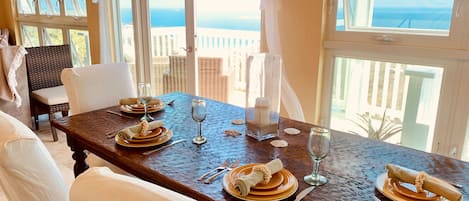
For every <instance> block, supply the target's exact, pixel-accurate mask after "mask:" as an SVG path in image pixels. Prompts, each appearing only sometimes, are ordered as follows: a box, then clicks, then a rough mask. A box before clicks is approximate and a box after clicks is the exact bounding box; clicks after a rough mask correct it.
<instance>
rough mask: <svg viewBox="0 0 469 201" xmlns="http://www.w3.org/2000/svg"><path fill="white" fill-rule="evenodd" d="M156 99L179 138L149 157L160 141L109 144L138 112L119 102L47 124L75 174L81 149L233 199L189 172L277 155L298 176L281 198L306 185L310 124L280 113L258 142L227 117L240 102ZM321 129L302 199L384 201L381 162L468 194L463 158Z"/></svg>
mask: <svg viewBox="0 0 469 201" xmlns="http://www.w3.org/2000/svg"><path fill="white" fill-rule="evenodd" d="M158 98H159V99H161V100H162V101H163V102H169V101H172V100H174V102H172V104H170V105H165V106H164V108H163V109H162V110H160V111H157V112H153V113H151V115H152V117H153V118H154V119H156V120H161V121H162V122H163V123H164V127H166V128H168V129H170V130H171V131H172V137H171V140H170V141H168V142H167V143H171V142H172V141H176V140H180V139H185V141H184V142H182V143H178V144H175V145H173V146H170V147H168V148H165V149H163V150H161V151H158V152H154V153H152V154H149V155H144V154H143V152H145V151H148V150H152V149H155V148H158V147H161V146H164V145H165V144H167V143H164V144H161V145H157V146H152V147H125V146H121V145H120V144H117V143H116V139H115V138H109V137H107V136H108V135H109V134H112V133H117V132H118V131H119V130H121V129H123V128H126V127H129V126H133V125H136V124H138V123H139V121H140V120H139V119H140V117H141V116H142V115H141V114H129V113H123V112H121V107H120V106H119V105H118V103H119V100H116V105H115V106H111V107H108V108H102V109H98V110H95V111H91V112H86V113H81V114H76V115H72V116H67V117H63V118H58V119H54V120H52V126H53V127H55V128H57V129H59V130H61V131H63V132H65V134H66V137H67V144H68V146H69V147H70V149H71V151H72V152H73V155H72V157H73V159H74V160H75V164H74V173H75V176H78V175H79V174H80V173H82V172H84V171H85V170H86V169H87V168H88V164H86V161H85V159H86V157H87V152H91V153H93V154H95V155H97V156H99V157H100V158H102V159H104V160H106V161H108V162H110V163H112V164H113V165H115V166H117V167H119V168H121V169H123V170H125V171H127V172H128V173H130V174H132V175H134V176H136V177H138V178H141V179H143V180H146V181H149V182H152V183H155V184H158V185H161V186H164V187H166V188H169V189H171V190H174V191H177V192H179V193H182V194H185V195H187V196H190V197H192V198H194V199H196V200H216V201H220V200H239V199H238V198H236V197H233V196H232V195H231V194H230V193H228V192H226V190H224V188H223V185H222V184H223V175H221V176H220V177H219V178H217V179H215V180H214V181H213V182H212V183H210V184H206V183H204V182H202V181H198V180H197V178H198V177H200V176H201V175H203V174H204V173H206V172H207V171H209V170H210V169H212V168H215V167H217V166H219V165H221V164H222V163H223V162H224V161H225V160H227V159H228V160H230V161H235V160H238V161H239V162H240V165H246V164H252V163H267V162H269V161H272V160H273V159H280V160H281V161H282V163H283V166H284V168H285V169H286V170H288V171H289V172H291V174H293V175H294V176H295V178H296V179H297V180H298V190H297V191H296V192H295V193H294V194H293V195H291V196H290V197H288V198H285V200H294V198H295V196H296V195H297V194H298V193H299V192H300V191H301V190H303V189H305V188H307V187H309V185H308V184H306V183H305V182H304V181H303V177H304V176H306V175H308V174H311V173H312V169H313V161H312V158H311V156H310V155H309V154H308V152H307V148H306V143H307V140H308V135H309V133H310V130H311V128H313V127H318V126H317V125H313V124H311V123H307V122H301V121H296V120H292V119H289V118H284V117H281V118H280V121H279V124H278V133H279V134H278V136H277V137H275V138H273V139H268V140H263V141H258V140H257V139H255V138H252V137H250V136H248V135H246V131H245V130H246V125H244V124H233V120H243V119H244V118H245V109H244V108H242V107H238V106H235V105H230V104H227V103H223V102H219V101H215V100H211V99H209V98H204V97H197V96H193V95H190V94H187V93H182V92H174V93H168V94H163V95H161V96H158ZM194 98H202V99H204V100H206V107H207V117H206V119H205V120H204V121H203V122H202V134H203V136H204V137H206V138H207V142H206V143H204V144H202V145H196V144H193V143H192V138H194V137H195V136H196V135H197V124H196V122H195V121H194V120H193V119H192V116H191V101H192V99H194ZM108 110H111V111H114V112H118V113H120V114H123V115H125V116H119V115H115V114H112V113H109V112H107V111H108ZM129 116H130V118H127V117H129ZM285 128H296V129H298V130H299V131H300V133H299V134H297V135H290V134H286V133H285V132H284V129H285ZM226 130H236V131H238V132H239V133H241V135H239V136H236V135H226V134H225V131H226ZM329 130H330V133H331V145H330V152H329V154H328V155H327V157H325V158H324V159H323V160H322V161H321V164H320V170H319V173H320V174H321V175H323V176H325V177H326V178H327V179H328V183H326V184H325V185H322V186H319V187H317V188H316V189H314V190H313V191H312V192H311V193H309V194H308V195H307V196H306V197H305V198H304V199H303V200H389V199H388V198H387V197H386V196H384V195H383V194H381V193H380V192H379V191H378V190H377V189H376V188H375V183H376V181H377V178H378V176H379V175H382V174H383V173H386V168H385V166H386V164H390V163H391V164H396V165H400V166H403V167H407V168H410V169H414V170H417V171H425V172H426V173H428V174H429V175H432V176H435V177H438V178H441V179H444V180H446V181H449V182H454V183H458V184H462V188H460V189H459V190H460V192H461V193H462V195H463V197H464V198H466V199H469V163H468V162H464V161H461V160H458V159H453V158H450V157H446V156H443V155H438V154H434V153H427V152H423V151H419V150H415V149H412V148H407V147H404V146H400V145H395V144H390V143H386V142H382V141H379V140H374V139H369V138H366V137H362V136H359V135H354V134H349V133H345V132H340V131H336V130H333V129H329ZM278 139H280V140H285V141H286V142H287V143H288V146H286V147H274V146H272V145H271V143H270V142H271V141H272V140H278ZM85 150H86V151H85Z"/></svg>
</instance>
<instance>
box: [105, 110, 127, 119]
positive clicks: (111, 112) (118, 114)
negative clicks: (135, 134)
mask: <svg viewBox="0 0 469 201" xmlns="http://www.w3.org/2000/svg"><path fill="white" fill-rule="evenodd" d="M106 112H107V113H110V114H115V115H117V116H120V117H125V118H127V119H134V117H131V116H127V115H124V114H121V113H119V112H114V111H112V110H106Z"/></svg>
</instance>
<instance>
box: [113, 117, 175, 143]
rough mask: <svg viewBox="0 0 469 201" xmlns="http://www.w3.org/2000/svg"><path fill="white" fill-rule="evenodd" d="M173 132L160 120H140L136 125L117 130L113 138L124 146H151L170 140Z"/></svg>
mask: <svg viewBox="0 0 469 201" xmlns="http://www.w3.org/2000/svg"><path fill="white" fill-rule="evenodd" d="M172 136H173V132H172V131H171V130H170V129H168V128H166V127H165V126H164V123H163V122H162V121H160V120H156V121H152V122H147V121H145V120H143V121H141V122H140V123H138V124H137V125H134V126H129V127H126V128H124V129H121V130H119V131H118V132H117V134H116V135H115V137H114V139H115V141H116V143H117V144H118V145H120V146H124V147H133V148H141V147H152V146H157V145H161V144H164V143H166V142H168V141H169V140H171V138H172Z"/></svg>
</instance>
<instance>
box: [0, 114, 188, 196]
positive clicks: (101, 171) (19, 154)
mask: <svg viewBox="0 0 469 201" xmlns="http://www.w3.org/2000/svg"><path fill="white" fill-rule="evenodd" d="M0 184H1V185H0V186H1V187H2V188H3V191H4V192H5V194H6V196H7V198H8V200H9V201H46V200H47V201H68V200H72V201H87V200H99V201H119V200H139V201H150V200H174V201H186V200H187V201H192V200H193V199H191V198H189V197H186V196H184V195H181V194H179V193H177V192H174V191H171V190H169V189H166V188H163V187H161V186H158V185H155V184H152V183H149V182H146V181H143V180H139V179H137V178H134V177H128V176H124V175H120V174H116V173H114V172H112V171H111V170H109V168H107V167H99V168H98V167H94V168H90V169H89V170H87V171H86V172H84V173H83V174H82V175H80V176H79V177H78V178H77V179H76V180H75V181H74V182H73V184H72V187H71V189H69V188H68V186H67V184H66V183H65V181H64V179H63V177H62V175H61V174H60V171H59V169H58V167H57V165H56V164H55V161H54V160H53V159H52V157H51V155H50V154H49V152H48V151H47V149H46V147H45V146H44V144H43V143H42V141H41V140H40V139H39V138H38V137H37V136H36V134H35V133H34V132H33V131H32V130H31V129H29V128H28V127H27V126H25V125H24V124H23V123H21V122H20V121H19V120H17V119H15V118H14V117H12V116H10V115H8V114H6V113H4V112H2V111H0ZM69 192H70V193H69Z"/></svg>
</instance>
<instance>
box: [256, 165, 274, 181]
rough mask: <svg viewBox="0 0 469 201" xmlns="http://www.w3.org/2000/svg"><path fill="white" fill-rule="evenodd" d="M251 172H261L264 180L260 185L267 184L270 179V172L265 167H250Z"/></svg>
mask: <svg viewBox="0 0 469 201" xmlns="http://www.w3.org/2000/svg"><path fill="white" fill-rule="evenodd" d="M252 171H253V172H254V171H257V172H261V173H262V174H263V178H264V179H263V180H262V181H261V183H262V184H268V183H269V182H270V179H271V178H272V172H271V171H270V169H269V168H268V167H267V166H266V165H256V166H254V167H252Z"/></svg>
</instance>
